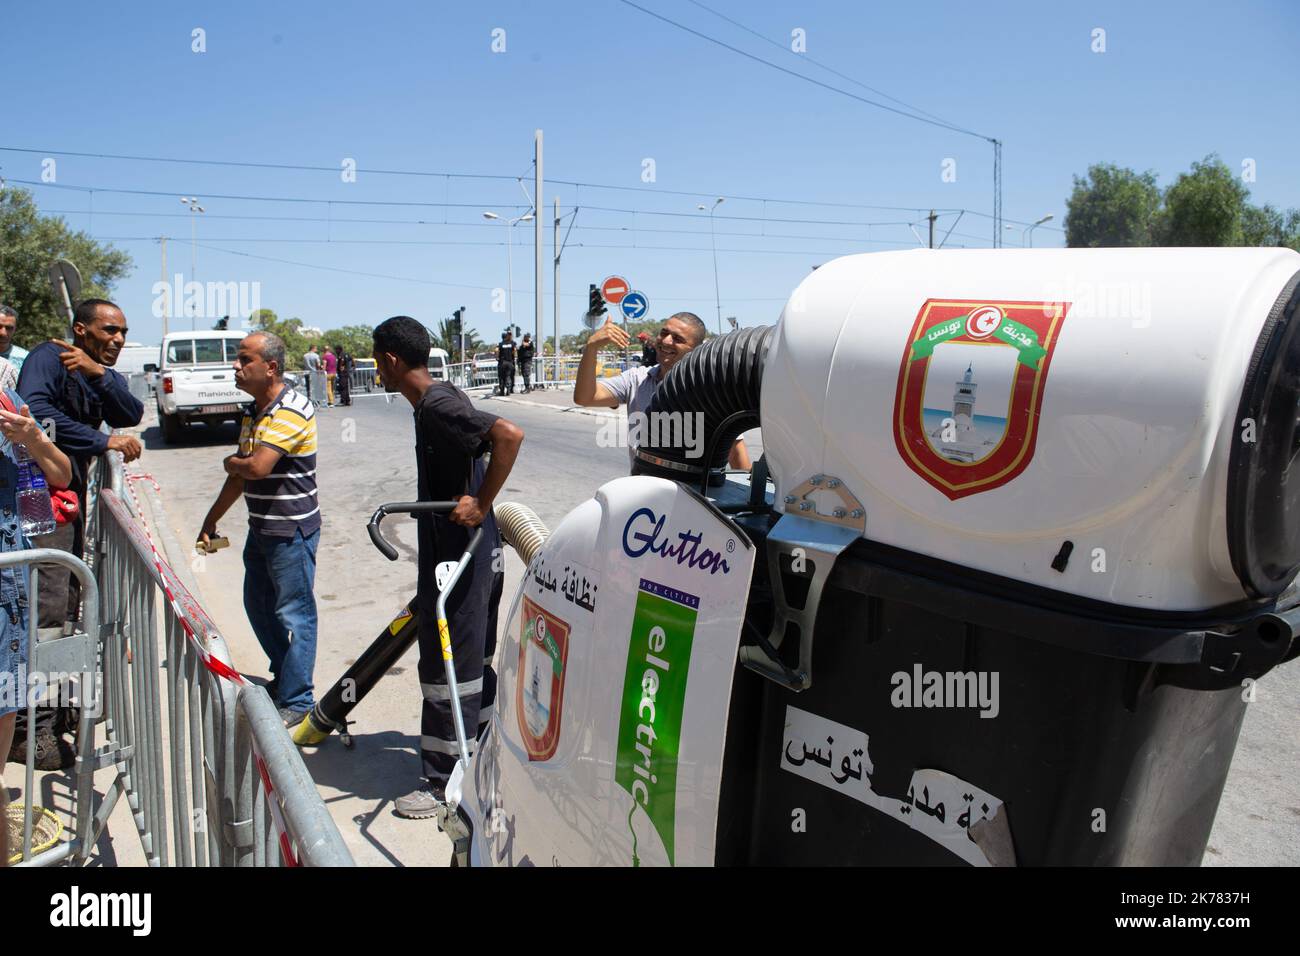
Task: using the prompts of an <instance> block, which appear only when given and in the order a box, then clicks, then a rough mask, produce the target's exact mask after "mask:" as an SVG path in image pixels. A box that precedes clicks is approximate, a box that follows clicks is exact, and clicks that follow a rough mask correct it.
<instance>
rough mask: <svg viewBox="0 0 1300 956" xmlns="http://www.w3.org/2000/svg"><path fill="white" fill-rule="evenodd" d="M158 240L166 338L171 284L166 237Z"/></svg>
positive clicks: (170, 305) (170, 306) (170, 302)
mask: <svg viewBox="0 0 1300 956" xmlns="http://www.w3.org/2000/svg"><path fill="white" fill-rule="evenodd" d="M158 241H159V242H160V243H161V244H162V281H163V296H164V298H163V314H162V320H163V333H162V334H163V338H164V339H166V338H167V317H168V315H169V313H170V312H171V310H172V286H171V281H170V280H169V279H168V278H167V237H166V236H159V237H158Z"/></svg>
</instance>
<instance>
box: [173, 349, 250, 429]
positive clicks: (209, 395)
mask: <svg viewBox="0 0 1300 956" xmlns="http://www.w3.org/2000/svg"><path fill="white" fill-rule="evenodd" d="M246 334H247V333H244V332H238V331H229V332H222V331H217V330H207V331H202V332H172V333H170V334H169V335H168V336H167V337H166V338H165V339H163V344H162V349H161V352H162V362H161V368H160V369H159V375H160V377H161V379H162V385H161V387H160V388H159V389H158V392H157V395H158V424H159V426H160V427H161V428H162V436H163V441H165V442H168V443H172V442H177V441H179V440H180V438H181V435H182V432H183V430H184V428H185V426H186V425H189V424H190V423H192V422H200V421H201V422H205V423H207V424H208V425H218V424H220V423H221V422H225V421H236V422H237V421H239V419H240V418H241V417H242V415H243V412H244V406H245V405H247V404H248V403H249V402H250V401H251V399H250V397H249V395H248V393H247V392H242V391H240V390H239V389H238V388H237V387H236V386H235V368H234V361H235V356H236V354H237V353H238V352H239V343H240V341H241V340H242V339H243V338H244V335H246Z"/></svg>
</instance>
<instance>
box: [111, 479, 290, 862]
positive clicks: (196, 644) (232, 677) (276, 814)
mask: <svg viewBox="0 0 1300 956" xmlns="http://www.w3.org/2000/svg"><path fill="white" fill-rule="evenodd" d="M124 473H125V474H126V490H127V491H129V492H130V493H131V500H132V501H134V502H135V513H136V516H137V517H139V516H140V514H141V508H140V498H139V496H137V495H136V493H135V484H134V482H137V481H148V482H149V483H150V484H151V485H153V488H154V491H156V492H157V493H159V494H161V493H162V488H161V487H160V486H159V484H158V481H157V479H155V478H154V476H153V475H151V474H148V473H144V472H140V473H130V472H125V469H124ZM140 527H141V528H143V529H144V536H145V539H146V540H147V541H148V542H149V550H150V551H152V552H153V559H154V566H155V568H156V570H157V571H158V580H159V581H160V582H161V583H162V589H163V593H164V594H165V595H166V596H167V602H168V603H169V604H170V605H171V607H172V611H173V612H174V613H175V615H176V619H177V620H178V621H179V622H180V625H181V629H182V630H184V631H185V636H186V637H187V638H188V639H189V642H190V645H191V646H192V647H193V648H194V652H195V653H196V654H197V655H198V657H199V660H200V661H202V662H203V666H204V667H206V668H207V669H208V670H209V671H211V672H212V673H213V674H216V675H217V676H218V677H222V678H225V679H226V680H228V681H230V682H231V683H233V684H236V685H239V686H244V685H248V684H250V683H251V681H249V680H248V679H247V678H246V677H244V675H243V674H241V673H239V671H237V670H235V669H234V668H232V667H230V666H229V665H228V664H226V662H225V661H223V660H220V659H219V658H216V657H213V656H212V654H211V653H209V651H208V649H207V648H206V647H204V646H203V642H202V641H200V640H199V636H198V635H197V634H195V633H194V628H192V627H191V626H190V622H189V620H188V619H187V618H186V616H185V612H184V611H183V610H182V609H181V606H180V604H179V603H178V602H177V600H176V596H175V595H174V594H173V593H172V590H171V588H169V587H168V586H167V571H171V566H170V565H169V564H167V562H166V561H164V560H163V558H162V555H160V554H159V553H158V548H157V546H156V545H155V544H154V540H153V534H152V533H151V532H150V531H149V525H148V523H147V522H145V521H144V520H143V519H141V521H140ZM164 568H166V569H167V571H164V570H163V569H164ZM172 573H173V574H174V573H175V572H172ZM250 743H251V744H252V745H253V757H254V758H255V760H256V761H257V772H258V775H259V776H260V777H261V778H262V789H263V790H264V791H265V792H266V801H267V805H268V806H269V807H270V808H271V825H272V826H273V827H274V829H275V837H276V842H277V843H278V844H279V846H280V855H281V857H282V858H283V859H284V862H285V864H286V865H288V866H299V865H301V864H300V863H299V862H298V858H297V856H296V854H295V853H294V852H293V844H292V843H291V842H290V840H289V836H288V829H287V828H286V827H285V825H284V817H283V815H282V813H281V811H280V801H279V800H277V799H276V796H275V787H274V786H273V785H272V783H271V775H270V773H268V771H267V769H266V761H265V760H264V759H262V754H261V752H260V751H259V750H258V749H257V741H256V740H255V739H251V738H250Z"/></svg>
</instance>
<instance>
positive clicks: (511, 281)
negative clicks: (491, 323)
mask: <svg viewBox="0 0 1300 956" xmlns="http://www.w3.org/2000/svg"><path fill="white" fill-rule="evenodd" d="M483 218H484V219H500V220H501V221H502V222H504V223H506V226H507V227H508V228H507V229H506V283H507V285H508V288H507V289H506V321H507V323H508V324H509V325H510V326H511V327H513V326H514V324H515V260H514V250H513V248H512V244H511V242H510V237H511V236H512V235H513V234H514V231H515V224H516V223H520V222H532V221H533V214H532V212H531V211H529V212H526V213H524V214H523V215H522V216H516V217H515V218H514V219H509V220H507V219H501V217H500V216H498V215H497V214H496V213H494V212H485V213H483Z"/></svg>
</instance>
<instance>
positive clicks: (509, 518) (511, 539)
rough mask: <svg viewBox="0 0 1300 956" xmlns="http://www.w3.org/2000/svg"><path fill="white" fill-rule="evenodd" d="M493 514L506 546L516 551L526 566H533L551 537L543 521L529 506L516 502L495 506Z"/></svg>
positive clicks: (505, 502) (504, 502)
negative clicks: (538, 554)
mask: <svg viewBox="0 0 1300 956" xmlns="http://www.w3.org/2000/svg"><path fill="white" fill-rule="evenodd" d="M492 513H493V514H494V515H495V516H496V519H497V527H499V528H500V529H501V537H502V538H504V539H505V542H506V544H508V545H510V547H512V548H514V549H515V553H516V554H518V555H519V557H520V558H522V559H523V562H524V564H531V563H532V560H533V556H534V555H535V554H537V551H538V549H539V548H541V546H542V544H543V543H544V542H545V541H546V539H547V537H548V536H549V535H550V533H551V532H550V531H549V530H548V529H547V527H546V525H544V524H543V523H542V519H541V518H539V517H537V513H536V512H534V511H533V509H532V508H530V507H528V506H527V505H521V504H519V503H518V502H515V501H503V502H502V503H501V504H499V505H494V506H493V508H492Z"/></svg>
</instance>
